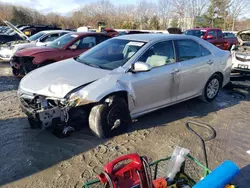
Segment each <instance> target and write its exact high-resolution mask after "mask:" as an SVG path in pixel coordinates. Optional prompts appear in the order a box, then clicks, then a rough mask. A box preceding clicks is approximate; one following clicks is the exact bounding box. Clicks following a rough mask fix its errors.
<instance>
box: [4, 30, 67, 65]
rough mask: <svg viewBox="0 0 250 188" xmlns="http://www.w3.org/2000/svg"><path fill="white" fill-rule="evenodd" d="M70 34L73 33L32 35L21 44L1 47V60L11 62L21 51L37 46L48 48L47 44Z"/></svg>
mask: <svg viewBox="0 0 250 188" xmlns="http://www.w3.org/2000/svg"><path fill="white" fill-rule="evenodd" d="M20 32H21V31H20ZM69 32H71V31H67V30H48V31H40V32H39V33H37V34H35V35H32V36H31V37H27V40H25V41H22V42H21V41H20V43H18V44H15V42H12V43H10V45H7V46H3V47H1V49H0V59H1V60H3V61H10V59H11V57H12V56H13V55H14V54H15V52H17V51H19V50H22V49H25V48H31V47H36V46H46V45H47V44H49V43H51V42H53V41H54V40H56V39H57V38H59V37H61V36H63V35H64V34H66V33H69ZM13 43H14V44H13Z"/></svg>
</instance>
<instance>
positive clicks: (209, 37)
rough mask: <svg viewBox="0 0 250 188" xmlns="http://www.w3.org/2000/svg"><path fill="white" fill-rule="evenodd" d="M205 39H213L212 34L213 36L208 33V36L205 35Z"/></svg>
mask: <svg viewBox="0 0 250 188" xmlns="http://www.w3.org/2000/svg"><path fill="white" fill-rule="evenodd" d="M206 39H207V40H209V39H214V36H213V35H208V36H207V37H206Z"/></svg>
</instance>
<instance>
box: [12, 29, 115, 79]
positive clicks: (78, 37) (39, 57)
mask: <svg viewBox="0 0 250 188" xmlns="http://www.w3.org/2000/svg"><path fill="white" fill-rule="evenodd" d="M109 38H111V37H110V36H108V35H106V34H103V33H92V32H86V33H69V34H66V35H64V36H62V37H60V38H58V39H56V40H55V41H53V42H52V43H50V44H48V45H47V46H45V47H33V48H28V49H23V50H20V51H17V52H16V53H15V54H14V56H13V57H12V58H11V60H10V65H11V67H12V70H13V74H14V75H15V76H21V75H25V74H27V73H28V72H30V71H32V70H34V69H36V68H38V67H41V66H44V65H48V64H51V63H54V62H56V61H60V60H63V59H67V58H71V57H76V56H78V55H80V54H81V53H83V52H85V51H87V50H88V49H90V48H92V47H94V46H95V45H96V44H99V43H101V42H103V41H105V40H107V39H109Z"/></svg>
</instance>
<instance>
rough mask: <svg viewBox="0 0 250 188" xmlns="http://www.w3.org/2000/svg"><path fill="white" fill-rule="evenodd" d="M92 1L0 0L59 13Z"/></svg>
mask: <svg viewBox="0 0 250 188" xmlns="http://www.w3.org/2000/svg"><path fill="white" fill-rule="evenodd" d="M92 1H96V0H0V2H6V3H12V4H13V5H22V6H25V7H30V8H35V9H37V10H38V11H41V12H43V13H49V12H58V13H61V14H67V13H69V12H70V11H72V10H74V9H77V8H79V7H80V6H81V5H83V4H84V3H90V2H92ZM136 1H137V0H110V2H111V3H113V4H131V3H134V2H136ZM153 1H154V0H153Z"/></svg>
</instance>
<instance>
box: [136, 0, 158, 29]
mask: <svg viewBox="0 0 250 188" xmlns="http://www.w3.org/2000/svg"><path fill="white" fill-rule="evenodd" d="M136 12H137V18H138V19H139V23H140V29H147V28H148V26H149V20H150V18H152V17H153V16H156V15H157V5H156V4H155V3H153V2H151V1H147V0H141V1H140V2H139V3H138V4H137V11H136Z"/></svg>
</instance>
